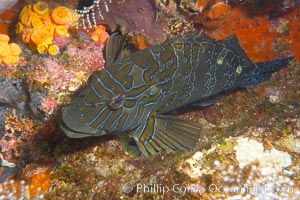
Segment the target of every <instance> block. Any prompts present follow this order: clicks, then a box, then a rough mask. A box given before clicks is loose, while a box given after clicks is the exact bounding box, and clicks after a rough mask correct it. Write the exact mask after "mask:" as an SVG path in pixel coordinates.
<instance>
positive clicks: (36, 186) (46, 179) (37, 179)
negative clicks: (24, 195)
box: [29, 171, 51, 196]
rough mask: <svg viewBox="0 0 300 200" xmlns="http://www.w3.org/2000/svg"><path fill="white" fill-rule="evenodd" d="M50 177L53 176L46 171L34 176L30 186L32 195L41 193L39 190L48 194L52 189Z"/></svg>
mask: <svg viewBox="0 0 300 200" xmlns="http://www.w3.org/2000/svg"><path fill="white" fill-rule="evenodd" d="M50 177H51V175H50V174H49V173H48V172H46V171H45V172H43V173H40V174H33V175H32V179H31V183H30V185H29V193H30V195H31V196H34V195H36V194H37V193H38V192H39V190H41V192H42V193H44V192H48V190H49V189H50V187H51V185H50Z"/></svg>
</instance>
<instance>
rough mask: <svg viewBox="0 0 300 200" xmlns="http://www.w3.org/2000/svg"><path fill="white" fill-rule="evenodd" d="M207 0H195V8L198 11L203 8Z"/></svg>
mask: <svg viewBox="0 0 300 200" xmlns="http://www.w3.org/2000/svg"><path fill="white" fill-rule="evenodd" d="M208 3H209V0H197V8H198V9H199V11H200V12H202V11H203V10H204V8H205V7H206V6H207V5H208Z"/></svg>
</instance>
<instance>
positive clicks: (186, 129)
mask: <svg viewBox="0 0 300 200" xmlns="http://www.w3.org/2000/svg"><path fill="white" fill-rule="evenodd" d="M200 135H201V125H200V124H198V123H196V122H193V121H190V120H186V119H182V118H179V117H175V116H168V115H158V116H155V117H150V118H149V119H148V121H147V122H146V123H145V124H143V125H141V126H139V127H138V128H137V129H135V130H133V131H132V133H130V136H131V137H133V138H134V140H135V141H136V143H137V145H138V147H139V149H140V150H141V152H142V153H143V154H144V155H145V156H146V157H149V156H151V155H156V154H159V153H160V152H164V151H165V152H172V151H176V150H181V151H188V150H192V149H194V148H195V147H196V143H197V142H198V141H199V139H200V138H201V137H200Z"/></svg>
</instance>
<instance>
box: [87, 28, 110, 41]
mask: <svg viewBox="0 0 300 200" xmlns="http://www.w3.org/2000/svg"><path fill="white" fill-rule="evenodd" d="M91 38H92V40H94V41H97V42H100V43H102V44H105V43H106V42H107V40H108V38H109V34H108V33H107V32H106V28H105V26H102V25H99V26H96V27H95V31H94V32H93V34H92V36H91Z"/></svg>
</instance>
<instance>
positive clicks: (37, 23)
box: [31, 15, 45, 28]
mask: <svg viewBox="0 0 300 200" xmlns="http://www.w3.org/2000/svg"><path fill="white" fill-rule="evenodd" d="M31 25H32V26H33V28H42V27H44V26H45V25H44V23H43V18H42V17H41V16H39V15H36V16H33V17H32V19H31Z"/></svg>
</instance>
